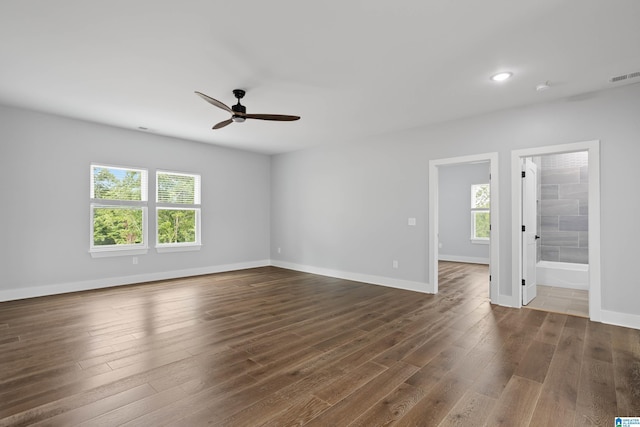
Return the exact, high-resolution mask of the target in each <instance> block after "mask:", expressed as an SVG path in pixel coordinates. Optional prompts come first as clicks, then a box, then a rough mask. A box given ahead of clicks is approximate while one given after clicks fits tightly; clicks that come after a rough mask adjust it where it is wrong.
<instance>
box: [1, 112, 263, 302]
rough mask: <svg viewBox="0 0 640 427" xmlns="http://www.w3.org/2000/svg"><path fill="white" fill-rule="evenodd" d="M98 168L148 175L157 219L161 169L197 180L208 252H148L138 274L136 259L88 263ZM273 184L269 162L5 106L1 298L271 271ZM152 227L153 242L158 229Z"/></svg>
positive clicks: (100, 260)
mask: <svg viewBox="0 0 640 427" xmlns="http://www.w3.org/2000/svg"><path fill="white" fill-rule="evenodd" d="M91 162H99V163H105V164H115V165H125V166H139V167H144V168H148V170H149V178H150V180H151V182H150V188H151V190H150V192H149V194H150V197H149V198H150V205H149V208H150V209H151V208H152V206H153V200H154V197H153V194H154V193H153V190H152V189H153V188H154V187H153V185H154V184H153V182H154V181H153V180H154V179H155V174H154V171H155V169H167V170H176V171H185V172H195V173H200V174H201V176H202V243H203V247H202V249H201V250H200V251H198V252H182V253H162V254H158V253H156V251H155V249H154V248H151V249H150V250H149V253H148V254H147V255H141V256H139V257H138V259H139V264H137V265H133V263H132V258H131V257H130V256H125V257H114V258H100V259H93V258H91V256H90V255H89V253H88V248H89V165H90V163H91ZM269 176H270V160H269V157H268V156H265V155H260V154H254V153H248V152H243V151H237V150H230V149H222V148H218V147H214V146H210V145H207V144H201V143H195V142H188V141H184V140H178V139H172V138H165V137H160V136H157V135H153V134H149V133H142V132H138V131H129V130H124V129H118V128H113V127H109V126H102V125H97V124H93V123H88V122H81V121H76V120H70V119H65V118H61V117H56V116H51V115H45V114H38V113H33V112H28V111H24V110H19V109H13V108H7V107H2V106H0V194H1V195H2V209H0V224H3V226H2V228H3V231H2V245H0V294H2V293H3V291H10V290H17V291H19V292H17V294H18V295H23V294H24V288H28V287H46V286H50V285H59V284H69V283H71V284H73V283H76V282H90V283H89V285H90V284H92V283H94V282H96V281H97V282H102V283H109V280H107V279H114V280H113V282H114V283H117V282H118V280H115V279H117V278H119V277H129V278H134V279H136V278H137V279H139V280H140V279H145V278H146V277H156V276H157V274H158V273H160V272H178V274H179V273H180V272H186V273H191V272H194V271H196V272H197V271H207V270H210V269H211V268H212V267H214V266H221V265H231V264H237V263H247V262H253V261H261V260H262V261H264V260H267V261H266V262H267V263H268V259H269V249H268V245H269V232H270V230H269V221H270V219H269V203H270V187H269ZM149 226H150V235H153V234H152V233H154V229H155V228H154V227H155V224H154V223H153V221H150V224H149ZM150 241H152V240H151V239H150ZM153 275H156V276H153ZM86 284H87V283H85V285H86ZM98 284H99V283H98ZM56 289H57V288H56ZM4 295H9V296H10V295H11V293H10V292H4Z"/></svg>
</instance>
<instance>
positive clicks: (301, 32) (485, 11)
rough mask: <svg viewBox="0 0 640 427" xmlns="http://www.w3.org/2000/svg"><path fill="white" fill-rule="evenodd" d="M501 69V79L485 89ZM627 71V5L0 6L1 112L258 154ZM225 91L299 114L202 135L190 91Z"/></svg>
mask: <svg viewBox="0 0 640 427" xmlns="http://www.w3.org/2000/svg"><path fill="white" fill-rule="evenodd" d="M501 70H508V71H512V72H513V73H514V77H513V78H512V79H510V80H508V81H506V82H503V83H499V84H498V83H494V82H491V81H490V80H489V76H490V75H491V74H493V73H495V72H497V71H501ZM636 71H640V0H536V1H514V0H483V1H478V0H457V1H452V0H426V1H425V0H423V1H415V0H400V1H395V2H391V1H388V0H385V1H383V0H351V1H348V0H347V1H345V0H342V1H335V0H326V1H318V2H310V1H300V0H271V1H264V0H262V1H258V0H243V1H221V0H181V1H166V0H165V1H158V0H154V1H151V0H109V1H88V0H55V1H52V0H2V1H0V103H1V104H6V105H15V106H19V107H25V108H29V109H34V110H39V111H44V112H51V113H55V114H60V115H64V116H69V117H75V118H79V119H85V120H90V121H95V122H101V123H106V124H110V125H115V126H119V127H124V128H129V129H138V127H146V128H149V132H153V133H157V134H161V135H169V136H175V137H180V138H185V139H190V140H195V141H202V142H206V143H212V144H217V145H224V146H229V147H236V148H240V149H246V150H252V151H258V152H262V153H281V152H287V151H293V150H298V149H302V148H307V147H310V146H314V145H319V144H329V143H335V142H338V141H348V140H352V139H363V138H364V139H366V137H367V136H369V135H374V134H381V133H385V132H390V131H396V130H400V129H405V128H412V127H418V126H423V125H428V124H432V123H436V122H441V121H445V120H451V119H455V118H460V117H465V116H470V115H476V114H481V113H485V112H489V111H494V110H499V109H504V108H511V107H516V106H521V105H526V104H531V103H536V102H542V101H549V100H553V99H560V98H566V97H570V96H574V95H579V94H583V93H586V92H591V91H595V90H602V89H605V88H609V87H613V86H615V85H624V84H629V83H632V82H633V81H631V80H629V81H627V82H622V83H616V84H612V83H609V78H610V77H612V76H616V75H620V74H627V73H632V72H636ZM639 80H640V79H638V78H636V79H634V81H639ZM545 81H549V82H550V84H551V88H550V89H548V90H546V91H544V92H537V91H536V90H535V87H536V85H537V84H539V83H542V82H545ZM234 88H242V89H245V90H247V95H246V97H245V99H244V100H243V104H244V105H245V106H247V111H248V112H253V113H272V114H294V115H300V116H302V119H301V120H299V121H297V122H283V123H278V122H264V121H260V120H247V121H246V122H245V123H240V124H237V123H233V124H231V125H229V126H227V127H226V128H224V129H220V130H216V131H214V130H211V126H212V125H214V124H215V123H217V122H219V121H222V120H225V119H227V118H228V117H229V115H228V113H226V112H224V111H223V110H221V109H218V108H216V107H214V106H212V105H210V104H207V103H206V102H204V101H203V100H202V99H200V98H199V97H197V96H196V95H195V94H194V91H196V90H197V91H200V92H203V93H205V94H207V95H209V96H211V97H213V98H216V99H218V100H220V101H222V102H224V103H226V104H227V105H231V104H233V103H234V101H235V99H234V98H233V94H232V89H234ZM34 126H37V123H34ZM2 143H6V142H4V141H3V142H2Z"/></svg>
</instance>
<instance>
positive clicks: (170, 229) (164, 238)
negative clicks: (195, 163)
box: [156, 171, 200, 247]
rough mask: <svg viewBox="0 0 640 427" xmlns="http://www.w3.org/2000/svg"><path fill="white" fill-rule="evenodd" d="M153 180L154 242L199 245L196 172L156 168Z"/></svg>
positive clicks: (198, 187) (198, 176)
mask: <svg viewBox="0 0 640 427" xmlns="http://www.w3.org/2000/svg"><path fill="white" fill-rule="evenodd" d="M156 182H157V187H156V203H157V208H156V221H157V239H158V240H157V242H158V245H159V246H160V247H168V246H185V245H199V244H200V225H199V223H200V221H199V218H200V175H194V174H185V173H178V172H164V171H158V172H157V173H156Z"/></svg>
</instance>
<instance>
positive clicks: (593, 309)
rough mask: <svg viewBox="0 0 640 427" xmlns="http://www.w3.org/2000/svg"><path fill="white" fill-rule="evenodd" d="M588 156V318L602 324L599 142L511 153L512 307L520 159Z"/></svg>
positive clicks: (518, 297)
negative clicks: (547, 156) (577, 152)
mask: <svg viewBox="0 0 640 427" xmlns="http://www.w3.org/2000/svg"><path fill="white" fill-rule="evenodd" d="M576 151H587V152H588V153H589V183H588V188H589V190H588V194H589V195H588V197H589V220H588V227H589V318H590V319H591V320H593V321H595V322H600V321H602V294H601V283H600V281H601V260H600V140H593V141H583V142H575V143H570V144H559V145H550V146H545V147H536V148H527V149H522V150H513V151H511V225H512V228H511V264H512V265H511V278H512V291H511V295H513V296H514V301H513V303H514V307H518V308H521V307H522V285H521V283H522V251H521V248H522V185H521V180H522V159H523V158H525V157H534V156H544V155H547V154H562V153H572V152H576Z"/></svg>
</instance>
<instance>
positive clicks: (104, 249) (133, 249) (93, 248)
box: [89, 163, 149, 258]
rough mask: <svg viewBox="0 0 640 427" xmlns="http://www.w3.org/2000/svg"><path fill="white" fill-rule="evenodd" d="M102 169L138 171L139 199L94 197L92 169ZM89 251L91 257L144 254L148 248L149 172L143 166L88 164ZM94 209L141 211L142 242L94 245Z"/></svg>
mask: <svg viewBox="0 0 640 427" xmlns="http://www.w3.org/2000/svg"><path fill="white" fill-rule="evenodd" d="M96 168H102V169H118V170H123V171H134V172H140V200H114V199H98V198H95V193H94V191H95V177H94V170H95V169H96ZM89 176H90V180H89V182H90V185H89V253H90V254H91V257H92V258H102V257H115V256H129V255H144V254H146V253H147V252H148V250H149V236H148V228H149V227H148V222H149V213H148V200H149V197H148V188H149V172H148V170H147V169H145V168H140V167H133V166H122V165H106V164H103V163H91V164H90V165H89ZM96 209H132V210H140V211H141V212H142V242H141V243H136V244H120V245H117V244H116V245H95V240H94V235H93V232H94V218H95V211H96Z"/></svg>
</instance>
